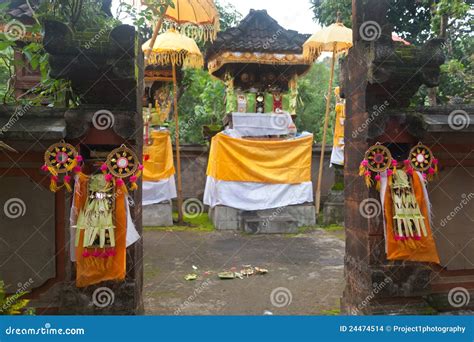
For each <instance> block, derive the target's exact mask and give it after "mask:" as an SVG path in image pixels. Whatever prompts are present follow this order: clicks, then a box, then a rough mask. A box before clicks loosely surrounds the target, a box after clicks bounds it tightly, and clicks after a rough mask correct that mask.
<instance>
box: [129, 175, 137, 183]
mask: <svg viewBox="0 0 474 342" xmlns="http://www.w3.org/2000/svg"><path fill="white" fill-rule="evenodd" d="M137 179H138V177H137V176H132V177H130V182H132V183H135V182H136V181H137Z"/></svg>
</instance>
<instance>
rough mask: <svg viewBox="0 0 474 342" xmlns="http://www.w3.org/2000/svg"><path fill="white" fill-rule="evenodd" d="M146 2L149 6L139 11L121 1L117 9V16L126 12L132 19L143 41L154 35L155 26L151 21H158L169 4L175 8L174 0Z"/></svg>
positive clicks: (149, 0)
mask: <svg viewBox="0 0 474 342" xmlns="http://www.w3.org/2000/svg"><path fill="white" fill-rule="evenodd" d="M145 3H146V4H147V5H148V6H147V7H146V8H145V9H143V10H140V11H139V10H137V8H136V7H135V6H133V5H132V4H130V3H128V2H124V1H121V2H120V4H119V6H118V9H117V17H120V16H121V14H122V12H125V14H126V15H127V16H128V17H129V18H130V19H131V20H132V23H133V25H134V26H135V28H136V29H137V31H138V34H139V35H140V37H141V38H142V40H143V41H146V40H148V39H150V38H151V36H152V33H153V28H152V27H150V26H149V23H150V22H155V21H157V19H158V18H157V17H158V16H161V15H163V14H164V13H165V10H166V8H167V6H170V7H172V8H174V2H173V0H146V1H145Z"/></svg>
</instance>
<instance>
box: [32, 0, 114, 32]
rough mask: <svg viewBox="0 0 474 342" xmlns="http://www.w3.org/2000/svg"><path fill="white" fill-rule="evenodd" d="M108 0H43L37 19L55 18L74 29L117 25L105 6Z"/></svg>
mask: <svg viewBox="0 0 474 342" xmlns="http://www.w3.org/2000/svg"><path fill="white" fill-rule="evenodd" d="M105 4H106V1H97V0H43V1H41V2H40V6H39V8H38V10H37V11H36V13H35V14H36V19H37V20H39V21H42V20H44V19H54V20H58V21H61V22H63V23H64V24H66V25H68V26H69V27H70V28H71V29H72V30H73V31H85V30H100V29H104V28H107V27H108V28H113V27H114V26H116V25H117V20H115V19H114V18H113V17H112V16H110V13H107V12H109V11H110V7H109V8H107V7H105Z"/></svg>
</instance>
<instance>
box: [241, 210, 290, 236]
mask: <svg viewBox="0 0 474 342" xmlns="http://www.w3.org/2000/svg"><path fill="white" fill-rule="evenodd" d="M242 225H243V230H244V232H246V233H249V234H295V233H297V232H298V220H297V219H296V218H294V217H293V216H291V215H285V214H280V215H277V216H273V215H261V214H258V213H257V214H256V215H249V216H244V217H242Z"/></svg>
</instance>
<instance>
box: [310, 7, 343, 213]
mask: <svg viewBox="0 0 474 342" xmlns="http://www.w3.org/2000/svg"><path fill="white" fill-rule="evenodd" d="M351 47H352V30H351V29H349V28H347V27H345V26H344V25H343V24H342V23H341V22H339V14H338V20H337V22H336V23H335V24H332V25H329V26H328V27H325V28H323V29H322V30H320V31H318V32H316V33H315V34H313V35H312V36H311V37H310V38H309V39H308V40H307V41H306V42H305V43H304V44H303V56H304V57H305V58H306V59H308V60H315V59H316V58H318V56H319V55H320V54H321V52H323V51H324V52H332V59H331V75H330V78H329V89H328V94H327V99H326V114H325V115H324V130H323V142H322V146H321V158H320V161H319V173H318V183H317V187H316V199H315V206H316V214H319V211H320V206H321V205H320V203H321V182H322V176H323V163H324V151H325V148H326V134H327V130H328V125H329V110H330V105H331V93H332V82H333V78H334V63H335V61H336V54H337V53H340V52H345V51H347V50H348V49H349V48H351Z"/></svg>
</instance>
